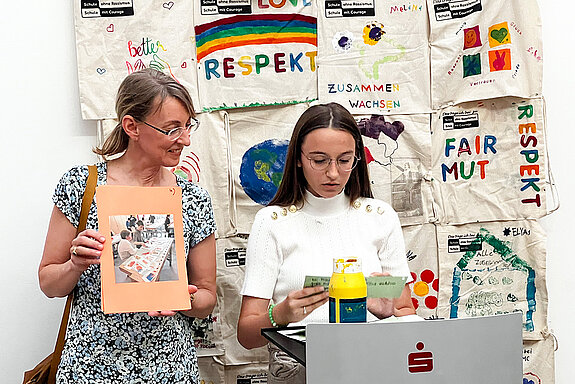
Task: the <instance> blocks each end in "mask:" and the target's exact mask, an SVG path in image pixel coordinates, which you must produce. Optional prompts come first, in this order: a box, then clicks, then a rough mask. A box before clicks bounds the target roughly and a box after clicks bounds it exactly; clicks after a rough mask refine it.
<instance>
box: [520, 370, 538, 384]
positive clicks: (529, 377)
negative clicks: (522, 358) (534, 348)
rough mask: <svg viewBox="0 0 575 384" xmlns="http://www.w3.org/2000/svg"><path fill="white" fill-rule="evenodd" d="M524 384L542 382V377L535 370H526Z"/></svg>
mask: <svg viewBox="0 0 575 384" xmlns="http://www.w3.org/2000/svg"><path fill="white" fill-rule="evenodd" d="M523 384H541V379H540V378H539V376H537V375H536V374H534V373H533V372H525V373H524V374H523Z"/></svg>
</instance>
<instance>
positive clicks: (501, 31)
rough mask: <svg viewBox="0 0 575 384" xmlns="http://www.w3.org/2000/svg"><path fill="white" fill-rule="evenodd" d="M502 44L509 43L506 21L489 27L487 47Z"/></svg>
mask: <svg viewBox="0 0 575 384" xmlns="http://www.w3.org/2000/svg"><path fill="white" fill-rule="evenodd" d="M503 44H511V38H510V36H509V26H507V22H503V23H499V24H495V25H492V26H491V27H489V47H490V48H493V47H497V46H500V45H503Z"/></svg>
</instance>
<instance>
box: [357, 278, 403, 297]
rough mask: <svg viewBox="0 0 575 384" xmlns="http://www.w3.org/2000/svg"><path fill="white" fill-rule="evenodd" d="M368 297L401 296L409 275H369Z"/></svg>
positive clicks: (367, 281)
mask: <svg viewBox="0 0 575 384" xmlns="http://www.w3.org/2000/svg"><path fill="white" fill-rule="evenodd" d="M365 281H366V283H367V297H385V298H388V299H391V298H395V297H399V296H401V292H403V287H405V282H406V281H407V277H402V276H368V277H366V279H365Z"/></svg>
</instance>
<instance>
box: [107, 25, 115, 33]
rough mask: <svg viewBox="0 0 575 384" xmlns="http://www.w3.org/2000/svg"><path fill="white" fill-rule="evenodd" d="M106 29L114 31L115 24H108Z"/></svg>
mask: <svg viewBox="0 0 575 384" xmlns="http://www.w3.org/2000/svg"><path fill="white" fill-rule="evenodd" d="M106 31H108V32H114V24H110V25H108V27H107V28H106Z"/></svg>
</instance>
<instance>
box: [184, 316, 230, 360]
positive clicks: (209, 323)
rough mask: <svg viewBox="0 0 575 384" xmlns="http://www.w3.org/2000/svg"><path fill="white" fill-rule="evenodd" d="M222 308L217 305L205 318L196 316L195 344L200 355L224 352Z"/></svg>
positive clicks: (217, 354)
mask: <svg viewBox="0 0 575 384" xmlns="http://www.w3.org/2000/svg"><path fill="white" fill-rule="evenodd" d="M220 314H221V310H220V308H219V307H218V306H217V305H216V307H215V308H214V310H213V312H212V313H211V315H209V316H208V317H206V318H205V319H198V318H195V319H194V320H193V323H192V330H193V332H194V336H193V338H194V345H195V347H196V352H197V354H198V356H219V355H223V354H224V345H223V342H222V332H221V318H220Z"/></svg>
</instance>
